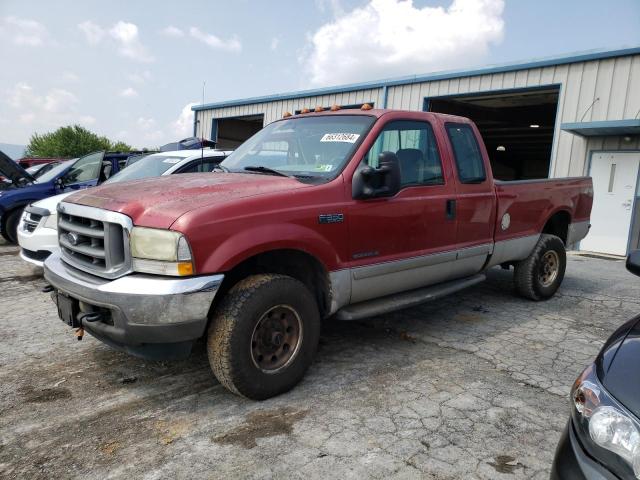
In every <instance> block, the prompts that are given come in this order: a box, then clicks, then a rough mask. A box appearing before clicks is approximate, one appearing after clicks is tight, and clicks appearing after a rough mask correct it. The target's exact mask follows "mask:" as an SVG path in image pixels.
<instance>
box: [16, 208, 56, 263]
mask: <svg viewBox="0 0 640 480" xmlns="http://www.w3.org/2000/svg"><path fill="white" fill-rule="evenodd" d="M47 218H48V217H42V219H41V220H40V223H39V224H38V226H37V227H36V229H35V230H34V231H33V232H29V231H27V230H25V229H24V219H22V220H20V223H19V225H18V245H20V248H21V249H22V250H24V251H21V252H20V257H21V258H22V259H23V260H24V261H26V262H30V263H32V264H34V265H37V266H39V267H42V264H43V259H44V258H46V257H47V256H48V255H49V254H51V253H53V252H57V251H59V250H60V247H59V245H58V231H57V230H56V229H53V228H46V227H45V226H44V223H45V222H46V220H47Z"/></svg>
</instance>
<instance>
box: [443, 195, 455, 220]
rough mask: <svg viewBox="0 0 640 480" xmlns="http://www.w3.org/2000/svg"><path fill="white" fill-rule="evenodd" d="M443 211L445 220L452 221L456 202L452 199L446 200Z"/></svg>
mask: <svg viewBox="0 0 640 480" xmlns="http://www.w3.org/2000/svg"><path fill="white" fill-rule="evenodd" d="M445 211H446V216H447V220H454V219H455V218H456V201H455V200H454V199H449V200H447V206H446V208H445Z"/></svg>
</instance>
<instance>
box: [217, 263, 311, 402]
mask: <svg viewBox="0 0 640 480" xmlns="http://www.w3.org/2000/svg"><path fill="white" fill-rule="evenodd" d="M319 337H320V314H319V312H318V307H317V304H316V301H315V299H314V297H313V295H312V294H311V292H310V291H309V290H308V289H307V287H306V286H305V285H304V284H302V283H301V282H299V281H298V280H296V279H294V278H291V277H288V276H285V275H274V274H266V275H253V276H250V277H247V278H245V279H244V280H241V281H240V282H238V283H237V284H236V285H235V286H234V287H233V288H231V290H229V292H228V293H227V294H226V297H225V298H224V299H223V301H222V302H221V303H220V305H218V307H217V308H216V309H215V312H214V314H213V318H212V319H211V325H210V327H209V333H208V339H207V353H208V355H209V363H210V365H211V369H212V370H213V373H214V374H215V376H216V378H217V379H218V380H219V381H220V383H222V385H224V386H225V387H226V388H228V389H229V390H231V391H232V392H234V393H236V394H238V395H242V396H244V397H247V398H251V399H254V400H264V399H266V398H269V397H273V396H275V395H278V394H280V393H284V392H286V391H288V390H290V389H291V388H293V387H294V386H295V385H296V384H297V383H298V382H299V381H300V380H301V379H302V377H303V376H304V373H305V372H306V370H307V368H309V366H310V365H311V363H312V362H313V358H314V356H315V353H316V349H317V347H318V339H319Z"/></svg>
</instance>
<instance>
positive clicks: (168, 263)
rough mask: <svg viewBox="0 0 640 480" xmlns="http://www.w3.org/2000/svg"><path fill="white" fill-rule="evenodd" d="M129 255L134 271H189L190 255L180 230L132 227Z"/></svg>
mask: <svg viewBox="0 0 640 480" xmlns="http://www.w3.org/2000/svg"><path fill="white" fill-rule="evenodd" d="M130 245H131V257H132V263H133V269H134V270H135V271H137V272H143V273H153V274H156V275H173V276H186V275H193V273H194V268H193V258H192V256H191V248H190V247H189V243H188V242H187V239H186V238H185V237H184V235H182V234H181V233H178V232H174V231H171V230H162V229H158V228H146V227H133V229H132V230H131V243H130Z"/></svg>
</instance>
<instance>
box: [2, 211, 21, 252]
mask: <svg viewBox="0 0 640 480" xmlns="http://www.w3.org/2000/svg"><path fill="white" fill-rule="evenodd" d="M23 210H24V209H23V208H16V209H15V210H11V211H10V212H9V213H7V219H6V220H5V221H4V222H3V223H4V228H3V229H2V236H3V237H4V239H5V240H6V241H7V242H9V243H11V244H13V245H17V244H18V224H19V223H20V217H21V216H22V211H23Z"/></svg>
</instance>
